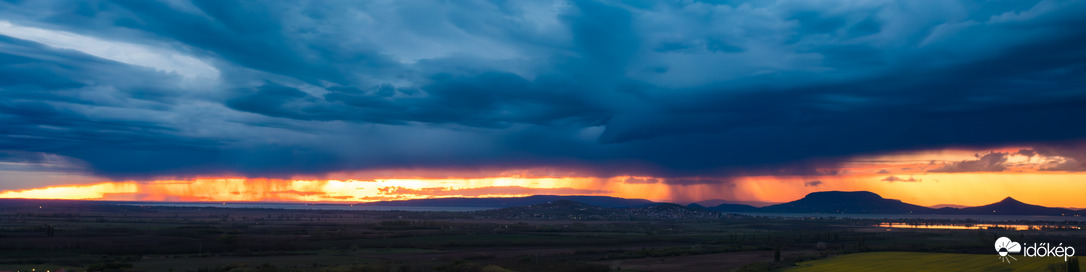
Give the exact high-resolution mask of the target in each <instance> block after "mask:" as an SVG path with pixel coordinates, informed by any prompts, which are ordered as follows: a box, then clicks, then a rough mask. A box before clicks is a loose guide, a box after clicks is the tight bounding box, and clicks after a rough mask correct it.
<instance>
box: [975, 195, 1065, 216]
mask: <svg viewBox="0 0 1086 272" xmlns="http://www.w3.org/2000/svg"><path fill="white" fill-rule="evenodd" d="M958 213H960V214H996V215H1072V214H1081V213H1080V212H1079V211H1075V210H1071V209H1064V208H1049V207H1045V206H1038V205H1031V204H1026V203H1022V202H1021V201H1018V200H1015V199H1014V198H1011V197H1007V198H1004V199H1003V200H1002V201H999V202H996V203H992V204H988V205H984V206H978V207H971V208H961V209H958Z"/></svg>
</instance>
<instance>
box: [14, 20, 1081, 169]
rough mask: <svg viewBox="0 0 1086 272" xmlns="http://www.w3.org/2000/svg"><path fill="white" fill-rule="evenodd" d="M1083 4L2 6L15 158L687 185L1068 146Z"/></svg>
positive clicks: (1076, 104)
mask: <svg viewBox="0 0 1086 272" xmlns="http://www.w3.org/2000/svg"><path fill="white" fill-rule="evenodd" d="M1083 12H1086V2H1084V1H1007V2H1000V3H981V2H975V1H941V2H937V3H931V2H925V3H919V2H912V1H891V0H885V1H869V2H864V3H852V4H846V3H837V2H811V1H747V2H744V1H739V2H735V1H731V2H726V3H710V2H698V1H694V2H688V3H649V2H638V3H632V2H629V3H627V2H612V1H603V2H597V1H572V2H555V3H532V2H500V1H498V2H494V1H457V2H445V3H433V2H416V1H395V2H391V3H384V2H334V1H313V2H304V1H303V2H299V1H284V2H263V3H260V4H259V5H255V4H241V3H234V2H224V1H165V2H157V1H85V2H80V3H78V4H72V3H71V2H67V1H23V2H20V1H14V2H4V3H0V18H4V19H3V20H6V21H0V96H2V97H0V120H2V121H3V123H4V124H5V125H4V126H0V150H6V151H10V152H30V153H33V154H38V153H41V154H52V155H56V156H62V157H65V158H69V159H71V160H73V161H78V162H79V163H78V164H79V165H85V167H86V171H89V172H90V173H93V174H97V175H102V176H106V177H115V178H132V177H136V178H139V177H151V176H163V175H164V176H191V175H219V174H240V175H246V176H275V177H281V176H290V175H294V174H322V173H328V172H334V171H345V170H358V169H375V168H465V167H467V168H473V167H474V168H483V167H486V168H517V167H559V168H561V167H568V168H577V169H582V170H584V171H587V172H591V173H593V174H596V175H619V174H630V175H633V174H638V175H640V174H645V175H656V176H663V177H675V178H671V179H662V180H664V181H665V182H672V183H684V184H686V183H704V180H727V178H696V179H691V178H683V177H715V176H727V175H733V174H739V173H749V172H762V173H788V174H799V175H813V174H817V173H814V172H815V171H814V170H813V169H816V168H820V167H822V166H825V165H826V164H831V165H832V164H833V162H834V161H835V160H836V159H838V158H844V157H848V156H851V155H855V154H870V153H878V152H886V151H897V150H910V149H918V148H939V147H947V146H978V147H986V146H996V145H1004V144H1017V143H1041V144H1043V143H1049V142H1061V143H1063V142H1068V141H1070V142H1075V141H1076V140H1079V139H1083V138H1084V137H1086V126H1077V125H1072V124H1081V123H1084V122H1086V106H1084V105H1086V89H1083V87H1082V86H1086V65H1083V63H1086V51H1084V49H1083V48H1082V46H1080V45H1081V44H1084V43H1086V28H1084V27H1082V26H1083V25H1086V17H1083V16H1081V14H1083ZM110 48H121V49H127V50H117V49H114V50H110ZM136 49H138V50H136ZM1012 126H1013V129H1012V128H1010V127H1012ZM1038 152H1041V150H1038Z"/></svg>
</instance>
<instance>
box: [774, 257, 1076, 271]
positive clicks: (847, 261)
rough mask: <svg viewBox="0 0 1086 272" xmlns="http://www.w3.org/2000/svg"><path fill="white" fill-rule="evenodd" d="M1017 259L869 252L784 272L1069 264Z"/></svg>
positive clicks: (987, 268)
mask: <svg viewBox="0 0 1086 272" xmlns="http://www.w3.org/2000/svg"><path fill="white" fill-rule="evenodd" d="M1015 257H1016V258H1018V260H1012V261H1011V263H1010V264H1007V263H1004V262H1001V261H1000V260H999V256H997V255H996V254H995V253H993V254H949V253H919V252H870V253H856V254H847V255H841V256H837V257H831V258H827V259H822V260H815V261H807V262H802V263H799V264H798V265H797V266H795V267H791V268H789V269H785V270H784V271H787V272H814V271H1064V270H1060V269H1062V267H1064V266H1065V265H1066V264H1065V263H1064V261H1063V259H1062V258H1051V257H1049V258H1028V257H1023V256H1015ZM1057 267H1060V268H1057ZM1053 268H1056V269H1055V270H1054V269H1053Z"/></svg>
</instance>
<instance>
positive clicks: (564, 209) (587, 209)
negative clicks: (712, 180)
mask: <svg viewBox="0 0 1086 272" xmlns="http://www.w3.org/2000/svg"><path fill="white" fill-rule="evenodd" d="M472 215H473V216H475V217H476V218H501V219H532V220H644V219H650V220H651V219H716V218H720V217H722V216H723V214H722V213H720V212H716V211H712V210H708V209H705V208H698V207H688V206H682V205H679V204H673V203H655V204H650V205H641V206H635V207H626V208H604V207H598V206H592V205H588V204H584V203H580V202H575V201H571V200H565V199H562V200H556V201H552V202H545V203H539V204H532V205H526V206H519V207H509V208H502V209H495V210H485V211H475V212H472Z"/></svg>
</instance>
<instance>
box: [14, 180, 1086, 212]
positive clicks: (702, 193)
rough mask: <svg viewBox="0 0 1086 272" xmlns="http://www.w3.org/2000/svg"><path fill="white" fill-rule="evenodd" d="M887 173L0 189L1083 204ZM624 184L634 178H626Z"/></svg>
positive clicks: (315, 198) (182, 196)
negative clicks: (869, 196) (892, 177)
mask: <svg viewBox="0 0 1086 272" xmlns="http://www.w3.org/2000/svg"><path fill="white" fill-rule="evenodd" d="M884 176H886V175H885V174H853V175H827V176H819V177H817V179H818V180H817V181H818V182H817V183H812V180H813V179H812V177H805V176H748V177H739V178H736V179H734V180H731V181H729V182H721V183H708V184H687V185H680V184H668V183H666V182H665V181H662V180H664V179H654V178H651V177H629V176H620V177H612V178H593V177H528V178H525V177H520V176H510V177H490V178H445V179H374V180H364V181H363V180H279V179H244V178H201V179H193V180H162V181H150V182H135V181H124V182H105V183H98V184H90V185H61V186H51V187H44V188H33V189H24V190H8V191H0V198H33V199H81V200H117V201H186V202H187V201H194V202H198V201H209V202H221V201H230V202H245V201H267V202H372V201H385V200H406V199H422V198H442V197H521V196H529V195H542V194H551V195H598V196H614V197H623V198H642V199H649V200H654V201H669V202H692V201H701V200H709V199H725V200H732V201H758V202H787V201H792V200H796V199H799V198H802V197H803V196H804V195H806V194H808V193H811V192H817V191H832V190H837V191H871V192H875V193H877V194H880V195H882V196H883V197H886V198H891V199H900V200H902V201H905V202H908V203H912V204H917V205H923V206H932V205H939V204H955V205H968V206H976V205H984V204H989V203H993V202H996V201H999V200H1001V199H1002V198H1004V197H1007V196H1011V197H1014V198H1016V199H1018V200H1020V201H1023V202H1026V203H1030V204H1036V205H1044V206H1051V207H1086V200H1084V199H1086V198H1083V197H1082V196H1083V193H1082V192H1086V183H1082V182H1081V180H1082V179H1083V178H1084V177H1086V173H1071V172H1011V173H1008V172H994V173H917V174H913V175H911V176H909V177H910V178H914V179H915V180H914V181H897V182H888V181H883V180H881V179H882V178H883V177H884ZM630 180H636V181H635V182H630Z"/></svg>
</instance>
